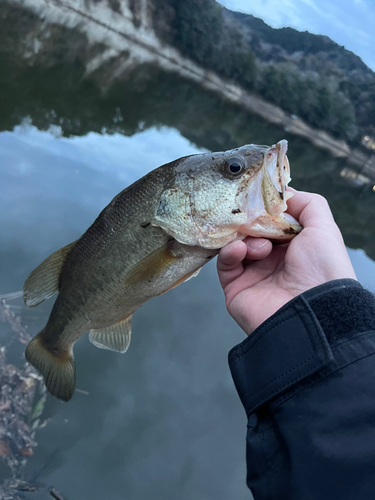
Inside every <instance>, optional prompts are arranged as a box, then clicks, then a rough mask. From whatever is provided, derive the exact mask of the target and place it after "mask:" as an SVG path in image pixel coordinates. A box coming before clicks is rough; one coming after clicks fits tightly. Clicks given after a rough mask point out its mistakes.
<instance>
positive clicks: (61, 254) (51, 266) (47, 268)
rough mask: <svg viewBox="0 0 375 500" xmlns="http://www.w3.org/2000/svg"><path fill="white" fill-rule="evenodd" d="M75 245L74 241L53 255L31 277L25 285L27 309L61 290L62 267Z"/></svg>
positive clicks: (24, 294)
mask: <svg viewBox="0 0 375 500" xmlns="http://www.w3.org/2000/svg"><path fill="white" fill-rule="evenodd" d="M75 244H76V242H75V241H73V243H70V244H69V245H66V246H65V247H62V248H60V250H57V251H56V252H54V253H53V254H51V255H50V256H49V257H47V258H46V259H45V260H44V261H43V262H42V263H41V264H40V265H39V266H38V267H37V268H36V269H34V271H33V272H32V273H31V274H30V275H29V277H28V278H27V280H26V281H25V284H24V285H23V300H24V301H25V304H26V307H35V306H37V305H38V304H40V303H41V302H43V300H45V299H48V298H49V297H52V295H53V294H54V293H55V292H57V291H58V290H59V278H60V273H61V269H62V266H63V264H64V261H65V259H66V256H67V255H68V253H69V252H70V250H71V249H72V248H73V247H74V245H75Z"/></svg>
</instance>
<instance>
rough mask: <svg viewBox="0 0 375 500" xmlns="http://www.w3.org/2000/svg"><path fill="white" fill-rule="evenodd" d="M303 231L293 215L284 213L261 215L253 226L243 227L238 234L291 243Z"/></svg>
mask: <svg viewBox="0 0 375 500" xmlns="http://www.w3.org/2000/svg"><path fill="white" fill-rule="evenodd" d="M301 230H302V227H301V226H300V224H299V223H298V222H297V221H296V220H295V219H294V218H293V217H292V216H291V215H289V214H286V213H284V212H282V213H281V214H279V215H277V216H270V215H268V214H264V215H259V216H258V217H257V218H256V219H254V221H253V222H251V224H246V225H243V226H241V227H240V228H239V230H238V232H239V233H241V234H244V235H246V236H252V237H255V238H268V239H272V240H280V241H290V240H291V239H292V238H294V236H296V235H297V234H298V233H300V232H301Z"/></svg>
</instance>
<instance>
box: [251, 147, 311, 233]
mask: <svg viewBox="0 0 375 500" xmlns="http://www.w3.org/2000/svg"><path fill="white" fill-rule="evenodd" d="M287 149H288V143H287V141H286V140H285V139H283V140H281V141H279V142H278V143H277V144H275V145H274V146H271V147H270V148H269V150H268V152H267V153H266V154H265V157H264V162H263V168H262V170H261V172H259V175H261V176H262V180H261V184H260V192H259V191H258V189H254V188H253V187H251V189H250V191H251V192H252V194H254V193H255V192H256V193H257V200H258V201H257V203H256V204H255V206H257V210H254V198H251V197H250V196H249V206H248V217H249V218H248V223H247V224H246V225H245V227H242V228H241V230H243V231H244V232H245V234H247V235H249V236H258V237H259V236H260V237H266V238H271V239H276V240H284V241H288V240H290V239H291V238H292V237H293V236H295V235H297V234H298V233H299V232H300V231H301V230H302V227H301V226H300V224H299V223H298V222H297V221H296V220H295V219H294V218H293V217H292V216H291V215H289V214H287V213H285V212H286V210H287V208H288V206H287V200H288V199H289V198H291V197H292V196H293V193H292V192H290V191H287V190H286V188H287V186H288V183H289V182H290V181H291V178H290V166H289V160H288V157H287V155H286V152H287ZM255 182H256V181H255V179H254V183H255Z"/></svg>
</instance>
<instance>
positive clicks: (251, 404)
mask: <svg viewBox="0 0 375 500" xmlns="http://www.w3.org/2000/svg"><path fill="white" fill-rule="evenodd" d="M374 321H375V298H374V296H373V295H372V294H371V293H370V292H369V291H367V290H365V289H363V288H362V286H361V285H360V284H359V283H357V282H356V281H354V280H349V279H345V280H336V281H331V282H329V283H325V284H324V285H321V286H319V287H316V288H314V289H312V290H309V291H308V292H305V293H304V294H302V295H300V296H299V297H296V298H295V299H294V300H292V301H291V302H289V303H288V304H286V305H285V306H284V307H283V308H281V309H280V310H279V311H277V312H276V313H275V314H274V315H273V316H272V317H271V318H269V319H268V320H267V321H266V322H264V323H263V324H262V325H261V326H260V327H259V328H258V329H257V330H256V331H255V332H254V333H253V334H251V335H250V336H249V337H248V338H247V339H246V340H244V341H243V342H242V343H241V344H239V345H238V346H236V347H234V348H233V349H232V350H231V351H230V353H229V364H230V369H231V372H232V376H233V379H234V383H235V385H236V388H237V391H238V393H239V396H240V398H241V401H242V403H243V405H244V407H245V410H246V414H247V417H248V430H247V451H246V457H247V485H248V487H249V488H250V490H251V491H252V493H253V495H254V499H255V500H336V499H337V500H375V322H374Z"/></svg>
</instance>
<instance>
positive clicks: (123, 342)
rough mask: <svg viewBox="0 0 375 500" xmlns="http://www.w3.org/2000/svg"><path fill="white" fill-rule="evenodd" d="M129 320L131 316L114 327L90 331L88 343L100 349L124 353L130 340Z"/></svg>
mask: <svg viewBox="0 0 375 500" xmlns="http://www.w3.org/2000/svg"><path fill="white" fill-rule="evenodd" d="M131 319H132V315H130V316H128V317H127V318H125V319H124V320H122V321H120V322H119V323H116V324H114V325H111V326H107V327H105V328H97V329H93V330H90V332H89V339H90V341H91V342H92V343H93V344H94V345H95V346H96V347H99V348H100V349H110V350H111V351H117V352H126V351H127V350H128V348H129V345H130V340H131V333H132V329H131Z"/></svg>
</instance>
